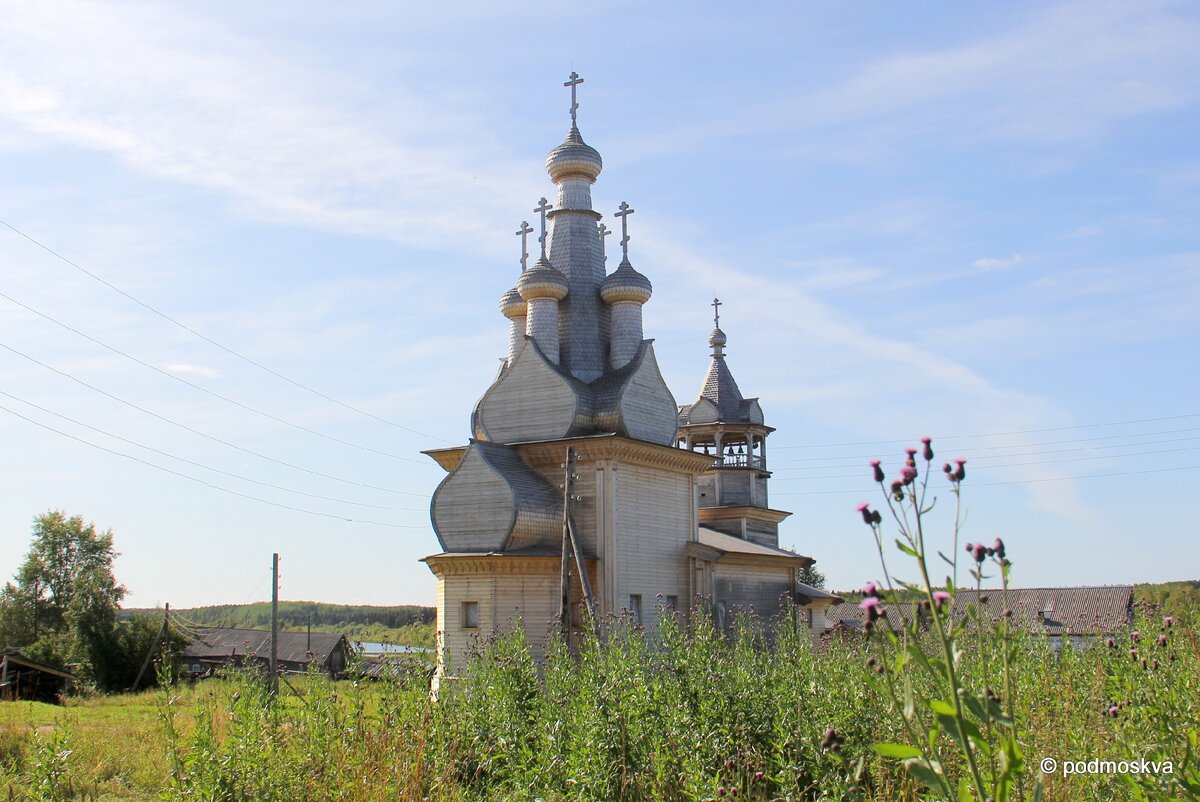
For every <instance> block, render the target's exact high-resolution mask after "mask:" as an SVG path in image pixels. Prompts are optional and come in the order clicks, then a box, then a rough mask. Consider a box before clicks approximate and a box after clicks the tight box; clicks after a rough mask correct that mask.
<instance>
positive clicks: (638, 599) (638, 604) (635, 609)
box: [629, 593, 642, 626]
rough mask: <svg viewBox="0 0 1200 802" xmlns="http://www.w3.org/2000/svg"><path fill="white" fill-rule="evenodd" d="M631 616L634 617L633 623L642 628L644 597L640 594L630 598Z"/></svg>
mask: <svg viewBox="0 0 1200 802" xmlns="http://www.w3.org/2000/svg"><path fill="white" fill-rule="evenodd" d="M629 614H630V615H631V616H633V623H635V624H637V625H639V626H641V623H642V596H641V594H640V593H635V594H633V595H632V596H630V597H629Z"/></svg>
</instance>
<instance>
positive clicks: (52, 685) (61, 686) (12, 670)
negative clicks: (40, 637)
mask: <svg viewBox="0 0 1200 802" xmlns="http://www.w3.org/2000/svg"><path fill="white" fill-rule="evenodd" d="M74 680H75V675H74V674H72V673H71V672H69V671H63V670H62V669H61V668H55V667H54V666H51V665H47V664H46V663H43V662H40V661H38V660H34V659H32V658H30V657H27V656H25V654H23V653H22V652H21V650H20V649H5V650H4V651H3V652H0V699H3V700H4V701H6V702H11V701H16V700H18V699H22V700H26V701H31V702H58V701H59V700H60V699H61V698H62V697H63V696H64V695H65V694H66V693H67V691H68V690H69V689H70V687H71V683H72V682H74Z"/></svg>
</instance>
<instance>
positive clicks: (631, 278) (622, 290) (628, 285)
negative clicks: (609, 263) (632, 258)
mask: <svg viewBox="0 0 1200 802" xmlns="http://www.w3.org/2000/svg"><path fill="white" fill-rule="evenodd" d="M653 292H654V287H653V285H651V284H650V279H648V278H646V277H645V276H643V275H642V274H641V273H639V272H637V271H636V270H634V269H633V265H631V264H630V263H629V260H628V259H623V260H621V265H620V267H618V268H617V269H616V271H615V272H613V273H612V275H610V276H608V277H607V278H605V279H604V281H602V282H600V297H601V298H602V299H603V300H604V302H605V303H606V304H615V303H617V302H618V301H633V302H634V303H638V304H644V303H646V301H649V300H650V295H651V294H652V293H653Z"/></svg>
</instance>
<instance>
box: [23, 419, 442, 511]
mask: <svg viewBox="0 0 1200 802" xmlns="http://www.w3.org/2000/svg"><path fill="white" fill-rule="evenodd" d="M0 410H3V411H4V412H7V413H8V414H10V415H13V416H15V417H18V418H20V419H21V420H23V421H27V422H29V423H32V424H33V425H34V426H37V427H40V428H42V429H45V430H47V431H50V432H54V433H55V434H58V435H62V436H63V437H66V438H68V439H71V440H74V441H76V442H77V443H83V444H84V445H85V446H91V447H92V448H95V449H99V450H100V451H104V452H107V453H109V454H113V455H114V456H118V457H123V458H125V459H127V460H132V461H133V462H137V463H140V464H142V465H146V466H148V467H150V468H154V469H156V470H159V471H163V472H164V473H169V474H172V475H174V476H179V477H182V478H184V479H187V480H189V481H192V482H196V483H197V484H202V485H204V486H205V487H211V488H212V489H213V490H220V491H221V492H222V493H228V494H230V495H232V496H238V497H239V498H244V499H247V500H249V501H257V502H258V503H260V504H266V505H268V506H271V507H278V508H279V509H283V510H291V511H293V512H302V513H304V514H305V515H315V516H318V517H321V518H332V519H334V520H335V521H345V522H346V523H352V524H369V525H371V526H385V527H389V528H393V529H424V528H425V526H424V525H417V524H391V523H384V522H382V521H367V520H362V519H358V518H346V517H345V516H342V515H334V514H332V513H328V512H318V511H316V510H308V509H304V508H303V507H293V506H292V505H290V504H281V503H279V502H277V501H270V500H268V499H265V498H259V497H258V496H252V495H249V494H248V493H242V492H239V491H237V490H232V489H230V488H228V487H222V486H221V485H215V484H213V483H212V482H207V481H205V480H203V479H200V478H198V477H195V476H192V475H190V474H186V473H183V472H181V471H176V470H173V469H171V468H167V467H165V466H163V465H157V464H155V463H153V462H149V461H147V460H144V459H140V458H138V457H135V456H133V455H132V454H125V453H123V452H121V451H114V450H113V449H111V448H106V447H104V446H102V445H97V444H96V443H92V442H89V441H87V440H84V439H83V438H82V437H76V436H75V435H73V434H68V433H67V432H64V431H62V430H61V429H55V428H54V427H53V426H49V425H47V424H45V423H41V422H40V421H36V420H34V419H33V418H27V417H26V416H24V415H22V414H21V413H20V412H16V411H14V410H11V409H9V408H8V407H6V406H4V405H2V404H0Z"/></svg>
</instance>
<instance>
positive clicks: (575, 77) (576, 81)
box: [563, 72, 583, 126]
mask: <svg viewBox="0 0 1200 802" xmlns="http://www.w3.org/2000/svg"><path fill="white" fill-rule="evenodd" d="M581 83H583V79H582V78H580V77H579V73H577V72H572V73H571V80H569V81H567V82H566V83H565V84H563V86H569V87H571V125H572V126H574V125H575V112H577V111H579V104H578V103H576V102H575V87H577V86H579V85H580V84H581Z"/></svg>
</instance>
